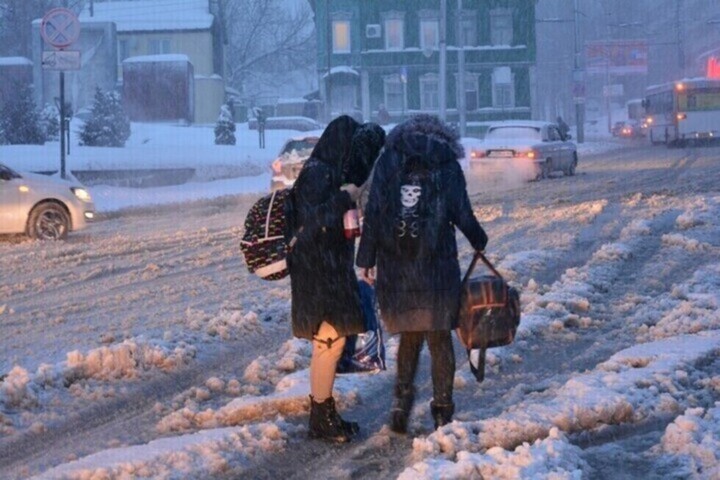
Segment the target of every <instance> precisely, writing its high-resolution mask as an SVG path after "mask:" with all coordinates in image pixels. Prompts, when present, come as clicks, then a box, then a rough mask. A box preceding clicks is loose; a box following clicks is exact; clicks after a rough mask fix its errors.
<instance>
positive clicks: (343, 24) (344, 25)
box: [332, 20, 350, 53]
mask: <svg viewBox="0 0 720 480" xmlns="http://www.w3.org/2000/svg"><path fill="white" fill-rule="evenodd" d="M332 41H333V53H350V21H349V20H333V22H332Z"/></svg>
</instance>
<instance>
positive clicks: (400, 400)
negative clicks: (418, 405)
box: [390, 387, 415, 433]
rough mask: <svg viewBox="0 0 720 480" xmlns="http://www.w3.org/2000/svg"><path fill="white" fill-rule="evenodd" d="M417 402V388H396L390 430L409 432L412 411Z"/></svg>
mask: <svg viewBox="0 0 720 480" xmlns="http://www.w3.org/2000/svg"><path fill="white" fill-rule="evenodd" d="M414 402H415V390H413V389H412V388H410V389H406V388H398V387H396V388H395V401H394V402H393V408H392V412H391V414H390V430H392V431H393V432H395V433H407V426H408V419H409V418H410V411H411V410H412V407H413V403H414Z"/></svg>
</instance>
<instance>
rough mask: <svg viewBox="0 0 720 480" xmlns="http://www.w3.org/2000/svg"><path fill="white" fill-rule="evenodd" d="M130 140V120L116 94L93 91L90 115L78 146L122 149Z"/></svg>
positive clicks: (98, 89)
mask: <svg viewBox="0 0 720 480" xmlns="http://www.w3.org/2000/svg"><path fill="white" fill-rule="evenodd" d="M128 138H130V120H129V119H128V116H127V115H126V114H125V110H124V109H123V106H122V102H121V101H120V95H118V93H117V92H103V91H102V90H101V89H100V88H99V87H98V88H97V89H96V90H95V98H94V100H93V106H92V114H91V116H90V119H89V120H88V121H87V123H85V126H84V127H83V129H82V131H81V132H80V145H89V146H93V147H124V146H125V142H126V141H127V139H128Z"/></svg>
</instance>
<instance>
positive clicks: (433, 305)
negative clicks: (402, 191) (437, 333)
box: [356, 124, 488, 333]
mask: <svg viewBox="0 0 720 480" xmlns="http://www.w3.org/2000/svg"><path fill="white" fill-rule="evenodd" d="M396 130H397V131H393V132H391V133H390V135H389V137H388V142H387V144H386V146H385V152H384V153H383V155H382V156H381V157H380V159H379V160H378V162H377V164H376V166H375V172H374V174H373V179H372V187H371V190H370V196H369V200H368V204H367V207H366V211H365V219H364V223H363V233H362V237H361V240H360V247H359V250H358V255H357V260H356V262H357V265H358V266H359V267H362V268H371V267H374V266H376V265H377V284H376V292H377V298H378V301H379V304H380V309H381V312H382V316H383V321H384V323H385V326H386V328H387V330H388V331H389V332H390V333H398V332H409V331H433V330H449V329H452V328H455V327H456V325H457V311H458V306H459V299H460V287H461V278H460V266H459V263H458V251H457V243H456V241H455V227H457V228H459V229H460V231H462V233H463V234H464V235H465V236H466V237H467V238H468V240H469V241H470V244H471V245H472V246H473V248H475V249H477V250H482V249H484V248H485V245H486V244H487V240H488V238H487V235H486V234H485V232H484V231H483V229H482V227H481V226H480V224H479V223H478V221H477V220H476V219H475V216H474V215H473V211H472V207H471V205H470V200H469V199H468V195H467V191H466V184H465V177H464V175H463V172H462V169H461V167H460V164H459V163H458V161H457V158H458V156H459V155H460V154H461V153H462V147H461V146H460V145H459V143H457V142H456V140H455V141H452V140H451V141H449V142H448V141H447V139H446V136H451V137H452V134H447V135H433V134H431V135H427V134H425V133H423V132H422V130H420V131H418V130H417V129H415V128H414V127H413V125H412V124H409V125H403V124H401V125H399V126H398V127H396ZM441 133H443V132H441ZM445 133H447V132H445ZM411 156H423V157H424V158H425V159H426V160H428V161H429V162H430V164H431V165H432V168H434V169H436V170H437V172H438V174H437V177H439V181H440V192H442V195H441V197H442V202H441V203H440V205H441V208H442V209H444V212H443V213H442V214H441V215H437V217H438V218H436V219H435V220H436V224H435V225H434V226H433V230H432V231H436V232H437V237H436V238H435V239H434V240H433V241H432V246H431V247H429V250H430V251H429V253H426V254H425V255H423V256H421V257H418V258H407V257H405V256H402V255H399V254H398V253H396V252H397V250H396V249H395V248H393V246H392V245H393V242H392V241H390V242H388V239H389V238H390V237H391V236H392V235H394V231H393V229H394V222H393V218H394V217H395V216H396V214H397V207H396V208H395V210H393V205H397V204H398V198H395V196H397V195H399V188H400V180H399V176H400V175H399V170H400V168H401V165H402V162H403V157H411ZM434 229H437V230H434ZM420 241H421V242H423V241H426V239H424V238H422V237H421V238H420ZM427 241H428V242H429V241H430V240H427Z"/></svg>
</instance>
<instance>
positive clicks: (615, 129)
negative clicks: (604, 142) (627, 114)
mask: <svg viewBox="0 0 720 480" xmlns="http://www.w3.org/2000/svg"><path fill="white" fill-rule="evenodd" d="M625 125H626V123H625V122H615V124H614V125H613V126H612V129H610V133H612V136H613V137H621V136H622V132H623V129H624V128H625Z"/></svg>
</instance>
